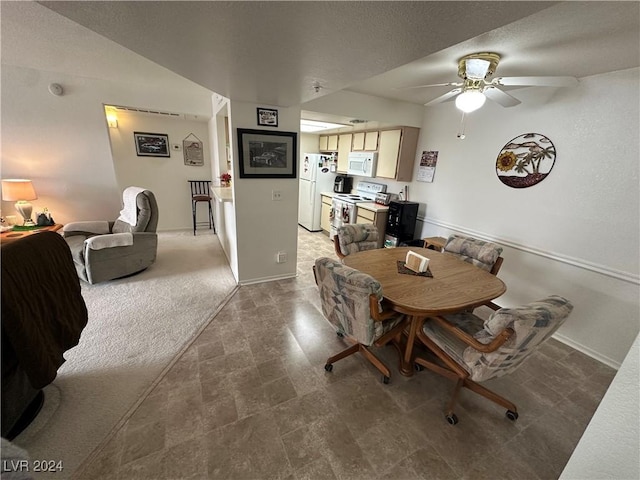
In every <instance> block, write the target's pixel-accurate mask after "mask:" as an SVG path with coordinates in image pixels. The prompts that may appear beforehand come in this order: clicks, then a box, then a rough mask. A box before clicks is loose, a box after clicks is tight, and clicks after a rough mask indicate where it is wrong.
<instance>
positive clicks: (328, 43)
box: [0, 1, 640, 113]
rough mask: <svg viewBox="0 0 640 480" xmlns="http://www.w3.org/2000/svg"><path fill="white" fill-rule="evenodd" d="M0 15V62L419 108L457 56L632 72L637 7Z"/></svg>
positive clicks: (235, 93) (278, 96) (99, 10)
mask: <svg viewBox="0 0 640 480" xmlns="http://www.w3.org/2000/svg"><path fill="white" fill-rule="evenodd" d="M43 5H44V6H43ZM45 7H46V8H45ZM0 12H1V15H0V18H1V20H2V30H1V32H2V63H3V64H12V65H19V66H24V67H31V68H37V69H41V70H46V71H54V72H65V73H69V74H73V75H78V76H85V77H92V78H99V79H105V80H117V81H119V82H131V83H137V84H149V85H153V86H154V87H157V88H166V89H182V90H185V89H188V90H189V91H193V92H197V93H198V94H202V93H206V92H207V91H209V90H211V91H214V92H217V93H219V94H222V95H224V96H227V97H230V98H232V99H235V100H244V101H251V102H256V103H262V104H266V105H281V106H288V105H298V104H303V103H304V102H305V101H308V100H312V99H314V98H317V97H318V96H321V95H325V94H327V93H330V92H333V91H336V90H340V89H347V90H352V91H355V92H360V93H367V94H371V95H377V96H381V97H386V98H393V99H398V100H404V101H407V102H411V103H416V104H423V103H426V102H427V101H429V100H431V99H433V98H435V97H437V96H439V95H441V94H442V93H444V92H446V91H447V87H434V88H427V89H415V90H403V89H402V88H401V87H405V86H410V85H420V84H430V83H441V82H450V81H457V80H458V79H457V77H456V72H457V60H458V58H459V57H461V56H463V55H466V54H468V53H473V52H476V51H486V50H490V51H495V52H497V53H499V54H500V55H502V61H501V62H500V65H499V66H498V70H497V72H496V73H497V75H499V76H515V75H523V76H532V75H572V76H576V77H583V76H588V75H593V74H598V73H604V72H609V71H615V70H621V69H626V68H631V67H637V66H638V65H639V63H640V3H639V2H636V1H629V2H591V1H588V2H578V1H570V2H526V1H518V2H493V1H484V2H461V1H447V2H438V1H429V2H320V1H314V2H243V1H237V2H218V1H199V2H177V1H176V2H155V1H143V2H126V1H107V2H102V1H95V2H94V1H73V2H64V1H55V2H39V3H35V2H0ZM54 12H55V13H54ZM96 33H97V34H96ZM316 82H317V83H319V84H320V85H322V87H323V88H322V89H321V90H320V92H319V93H316V92H315V91H314V89H313V88H312V86H313V85H314V83H316ZM303 108H304V106H303ZM185 113H188V112H185Z"/></svg>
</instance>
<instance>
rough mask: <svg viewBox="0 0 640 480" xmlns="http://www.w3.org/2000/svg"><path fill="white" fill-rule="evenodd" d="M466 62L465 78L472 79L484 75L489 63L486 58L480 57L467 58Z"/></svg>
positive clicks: (479, 78) (480, 77)
mask: <svg viewBox="0 0 640 480" xmlns="http://www.w3.org/2000/svg"><path fill="white" fill-rule="evenodd" d="M466 63H467V64H466V67H465V69H466V73H467V78H471V79H473V80H481V79H483V78H484V77H486V75H487V72H488V71H489V65H490V64H491V62H489V61H488V60H482V59H481V58H469V59H467V62H466Z"/></svg>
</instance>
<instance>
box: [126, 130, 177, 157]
mask: <svg viewBox="0 0 640 480" xmlns="http://www.w3.org/2000/svg"><path fill="white" fill-rule="evenodd" d="M133 138H134V140H135V142H136V153H137V154H138V156H139V157H169V156H170V155H171V154H170V152H169V135H166V134H164V133H146V132H133Z"/></svg>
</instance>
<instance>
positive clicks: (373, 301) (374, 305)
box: [369, 293, 398, 322]
mask: <svg viewBox="0 0 640 480" xmlns="http://www.w3.org/2000/svg"><path fill="white" fill-rule="evenodd" d="M369 310H370V311H371V318H373V319H374V320H375V321H376V322H382V321H384V320H388V319H390V318H393V317H395V316H397V315H398V312H396V311H395V310H392V309H391V308H389V307H388V305H385V304H384V301H383V304H382V311H380V304H379V303H378V297H377V296H376V295H374V294H373V293H372V294H371V295H369Z"/></svg>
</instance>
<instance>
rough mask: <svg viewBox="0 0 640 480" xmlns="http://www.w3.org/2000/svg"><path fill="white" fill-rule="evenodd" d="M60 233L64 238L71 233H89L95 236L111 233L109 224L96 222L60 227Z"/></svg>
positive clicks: (75, 223)
mask: <svg viewBox="0 0 640 480" xmlns="http://www.w3.org/2000/svg"><path fill="white" fill-rule="evenodd" d="M62 232H63V234H64V235H65V236H67V234H71V235H72V234H73V233H90V234H95V235H102V234H105V233H111V228H110V225H109V222H107V221H106V220H105V221H97V222H91V221H86V222H71V223H67V224H66V225H65V226H64V227H62Z"/></svg>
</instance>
